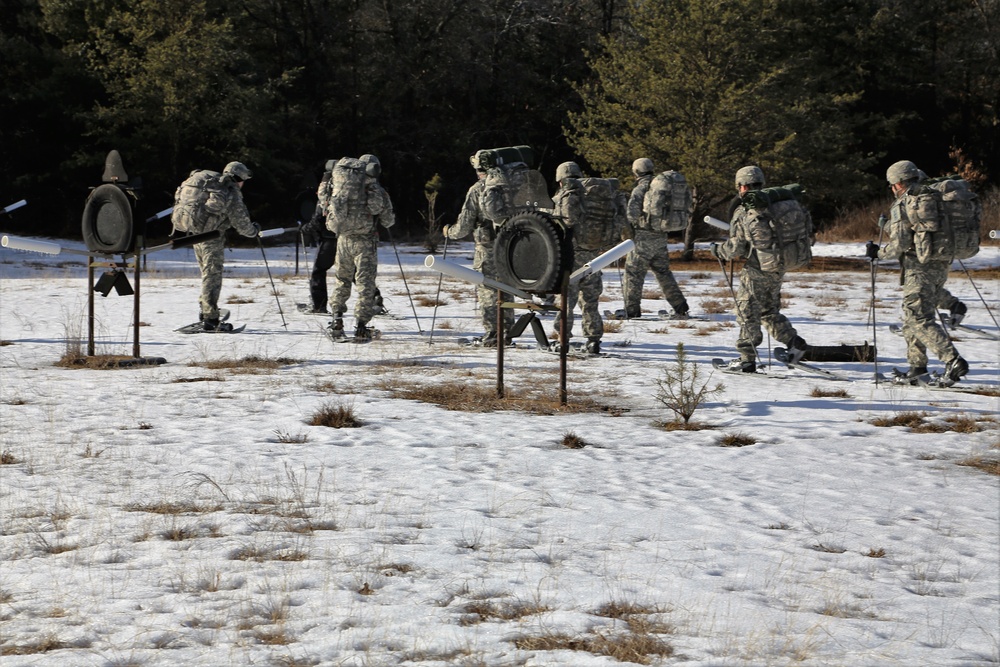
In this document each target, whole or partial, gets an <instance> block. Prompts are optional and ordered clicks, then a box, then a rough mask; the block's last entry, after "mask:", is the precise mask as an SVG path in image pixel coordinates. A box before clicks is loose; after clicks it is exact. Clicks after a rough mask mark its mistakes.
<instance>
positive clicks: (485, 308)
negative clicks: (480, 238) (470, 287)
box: [472, 242, 514, 333]
mask: <svg viewBox="0 0 1000 667" xmlns="http://www.w3.org/2000/svg"><path fill="white" fill-rule="evenodd" d="M472 268H473V269H474V270H476V271H479V272H480V273H481V274H483V275H484V276H486V277H487V278H492V279H493V280H497V279H498V278H497V269H496V264H495V263H494V261H493V244H492V242H491V243H490V244H489V245H487V244H485V243H477V244H476V250H475V254H474V255H473V259H472ZM500 294H501V296H500V298H501V299H503V300H504V301H510V300H511V296H510V295H509V294H507V293H505V292H501V293H500ZM476 296H477V297H478V298H479V313H480V315H481V316H482V318H483V329H484V330H485V331H486V333H490V332H492V331H496V329H497V308H498V306H499V303H500V302H499V301H498V300H497V290H495V289H493V288H492V287H487V286H485V285H477V286H476ZM512 324H514V311H512V310H511V309H509V308H506V309H503V328H504V331H506V330H508V329H510V327H511V325H512Z"/></svg>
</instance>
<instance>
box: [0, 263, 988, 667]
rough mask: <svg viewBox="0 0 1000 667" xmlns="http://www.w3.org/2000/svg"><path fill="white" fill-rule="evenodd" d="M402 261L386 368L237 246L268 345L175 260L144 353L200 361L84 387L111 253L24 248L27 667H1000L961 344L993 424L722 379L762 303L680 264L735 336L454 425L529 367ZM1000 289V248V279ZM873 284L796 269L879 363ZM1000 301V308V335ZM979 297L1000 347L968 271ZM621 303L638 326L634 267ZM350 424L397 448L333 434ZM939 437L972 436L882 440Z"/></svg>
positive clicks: (5, 599)
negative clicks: (740, 305)
mask: <svg viewBox="0 0 1000 667" xmlns="http://www.w3.org/2000/svg"><path fill="white" fill-rule="evenodd" d="M471 252H472V247H471V244H467V243H466V244H457V245H456V244H451V246H450V247H449V258H450V259H453V260H455V261H457V262H459V263H463V264H466V265H469V264H471V259H470V258H471ZM816 252H817V254H824V255H833V256H841V255H842V256H847V255H852V256H858V255H859V254H860V252H861V248H860V245H859V244H853V245H841V246H838V245H823V246H817V247H816ZM380 253H381V265H380V275H379V281H378V282H379V286H380V288H381V290H382V292H383V294H384V295H385V296H386V301H387V304H388V306H389V308H390V310H391V311H392V312H394V313H396V314H398V315H402V316H404V319H401V320H391V319H378V320H376V321H375V322H376V324H377V326H378V327H379V328H381V329H382V330H383V332H384V334H383V338H382V340H380V341H376V342H374V343H372V344H370V345H350V344H347V345H334V344H332V343H331V342H330V341H329V340H328V339H326V338H325V337H324V336H323V335H322V333H321V330H322V328H323V327H324V326H325V325H326V324H327V320H326V319H325V318H321V317H315V316H309V315H305V314H302V313H299V312H297V311H296V308H295V303H296V302H302V301H305V300H306V298H307V274H308V267H307V266H306V265H305V260H304V259H303V265H302V267H301V269H300V273H299V275H295V271H294V260H293V249H292V248H290V247H273V248H268V249H267V255H268V260H269V264H270V268H271V271H272V273H273V274H274V278H275V282H276V284H277V290H278V297H279V299H280V303H281V306H282V308H283V311H284V318H285V320H286V321H287V328H285V327H283V326H282V319H281V315H280V314H279V312H278V307H277V303H276V300H275V297H274V295H273V294H272V291H271V285H270V282H269V281H268V279H267V274H266V273H265V272H264V267H263V264H262V261H261V255H260V251H259V250H256V249H252V248H251V249H242V250H236V251H232V252H227V256H226V260H227V266H226V269H227V277H226V280H225V282H224V284H223V293H222V302H223V303H222V305H224V306H225V307H227V308H229V309H231V310H232V321H233V322H235V323H237V324H243V323H245V324H246V325H247V328H246V331H245V332H244V333H241V334H238V335H231V336H226V335H215V336H206V335H200V336H185V335H182V334H179V333H175V332H174V331H173V330H174V329H175V328H176V327H178V326H181V325H183V324H187V323H189V322H191V321H193V320H194V319H196V317H197V313H198V306H197V295H198V278H197V269H196V268H195V264H194V256H193V252H192V251H191V250H177V251H163V252H159V253H156V254H154V255H150V256H149V258H148V265H147V272H146V273H144V274H143V275H142V283H141V311H140V314H141V318H140V319H141V323H142V324H141V326H140V328H139V329H140V340H141V354H142V355H143V356H146V357H162V358H164V359H166V360H167V363H165V364H162V365H155V366H145V367H133V368H125V369H116V370H97V369H85V368H76V369H73V368H66V367H60V366H56V365H55V364H56V362H58V361H59V360H60V358H61V357H63V355H65V354H66V353H67V351H70V350H72V349H73V348H74V347H76V346H78V345H79V343H80V340H81V338H82V339H83V340H84V347H85V341H86V335H87V328H86V323H87V317H86V315H87V287H86V280H85V272H84V268H83V263H82V261H81V259H82V258H80V257H72V256H68V255H65V254H64V255H60V256H55V257H50V256H42V255H37V254H25V253H20V252H14V251H11V250H9V249H4V250H0V341H2V345H0V451H2V455H3V465H0V664H2V665H3V666H4V667H15V666H20V665H51V666H60V667H62V666H65V665H82V666H90V665H95V666H103V665H111V666H121V667H123V666H126V665H137V666H143V667H150V666H153V665H192V666H193V665H205V666H213V667H214V666H220V665H283V666H286V667H287V666H290V665H338V666H339V665H358V666H362V665H364V666H373V665H420V666H426V667H431V666H436V665H463V666H470V667H471V666H475V665H489V666H496V667H512V666H515V665H517V666H520V665H577V666H585V665H612V664H623V663H625V662H628V661H633V662H639V661H642V660H648V661H650V662H652V663H653V664H664V665H686V666H687V665H691V666H708V665H713V666H714V665H831V666H832V665H837V666H842V665H865V666H867V665H877V666H881V665H900V666H907V667H914V666H929V665H935V666H937V665H940V666H956V667H957V666H972V665H995V664H998V662H1000V648H998V646H1000V477H998V476H997V475H995V474H990V473H989V472H987V471H985V470H984V469H982V468H981V467H976V466H974V465H971V464H974V463H977V462H982V461H989V460H996V459H997V458H998V457H1000V422H998V421H997V420H998V419H1000V417H998V412H1000V410H998V408H1000V397H998V391H997V390H1000V373H998V368H1000V343H997V342H996V341H991V340H987V339H985V338H977V337H973V336H971V335H968V334H966V333H961V334H958V333H956V341H957V345H958V346H959V349H960V351H961V353H962V354H963V356H965V357H966V358H967V359H968V360H969V362H970V365H971V367H972V370H971V372H970V374H969V376H968V377H967V378H966V380H965V381H963V382H962V383H961V384H962V385H966V386H979V387H985V388H988V389H992V390H994V391H993V392H992V395H988V394H972V393H958V392H942V391H937V392H932V391H929V390H927V389H924V388H898V387H897V388H893V387H888V386H884V385H882V386H876V385H875V384H873V383H872V382H871V376H872V372H873V370H874V369H873V366H872V365H871V364H846V363H845V364H841V363H831V364H825V366H826V367H828V368H831V369H833V370H837V371H839V372H842V373H844V374H846V375H847V376H849V378H850V379H851V381H849V382H837V381H832V380H828V379H824V378H820V377H813V376H808V375H805V374H802V373H800V372H795V371H789V370H787V369H784V368H774V369H773V371H774V374H775V375H781V376H784V377H783V378H782V379H774V378H765V377H760V378H750V377H739V376H732V375H724V374H721V373H719V372H715V373H714V374H712V368H711V365H710V360H711V359H712V358H713V357H724V358H727V359H728V358H732V357H733V356H734V354H735V353H734V350H733V345H734V343H735V339H736V329H735V326H734V323H733V320H734V317H733V315H732V310H731V309H732V299H731V297H730V296H729V288H728V287H727V286H726V285H725V283H724V281H723V280H722V276H721V272H720V271H718V270H714V271H688V270H684V269H682V268H680V267H679V270H678V272H677V275H678V278H679V279H680V281H681V283H682V289H683V290H684V292H685V294H686V295H687V298H688V300H689V301H690V302H691V303H692V305H693V308H692V311H693V312H694V313H695V314H701V313H704V312H706V311H707V310H715V309H716V308H715V307H714V306H713V303H712V302H717V303H718V304H721V305H722V306H723V308H724V311H725V312H722V313H718V314H713V315H712V320H711V321H692V322H687V323H679V322H663V321H655V320H643V321H631V322H627V323H624V324H622V325H621V326H620V329H619V330H618V331H616V332H609V333H607V334H606V336H605V340H604V347H605V350H606V351H607V352H608V353H610V354H609V356H607V357H604V358H599V359H586V360H577V359H570V360H569V362H568V386H569V405H570V408H573V407H574V406H576V408H577V409H570V410H565V411H559V410H555V411H552V410H549V411H548V412H554V414H540V413H538V412H527V411H518V410H506V411H489V412H477V411H455V410H448V409H445V408H443V407H440V406H438V405H435V404H433V403H429V402H419V401H415V400H407V399H405V398H401V397H400V396H401V394H400V392H402V391H405V390H408V389H410V390H418V389H419V388H420V387H421V386H426V387H429V388H449V387H450V388H455V387H457V386H460V385H462V384H464V385H465V386H467V387H468V388H469V391H470V392H472V391H473V390H475V389H480V390H487V391H488V390H490V389H492V388H493V387H494V386H495V384H496V357H495V352H494V351H488V350H482V349H476V348H465V347H460V346H459V345H457V344H456V343H455V339H456V338H457V337H459V336H472V335H478V334H480V333H481V331H480V328H479V325H478V318H477V316H476V314H475V310H474V304H475V302H474V299H475V290H474V288H473V287H472V286H471V285H468V284H465V283H461V282H459V281H456V280H454V279H451V278H447V277H446V278H444V280H443V287H442V290H441V299H442V301H443V302H444V303H443V304H442V305H441V306H440V307H439V308H438V310H437V314H436V319H435V331H434V335H433V337H432V336H431V335H430V325H431V321H432V316H433V314H434V308H433V306H432V305H430V304H431V302H432V300H433V298H434V296H435V294H436V293H437V289H438V281H439V275H438V274H436V273H431V272H430V271H428V270H426V269H424V267H423V263H422V262H423V258H424V253H423V252H422V251H421V250H420V249H419V248H416V247H407V246H400V247H399V261H400V262H401V263H402V265H403V267H404V269H405V277H406V285H405V286H404V283H403V281H402V280H401V275H400V269H399V265H398V264H397V256H396V254H395V253H394V252H393V247H392V246H391V245H383V246H382V247H381V248H380ZM984 265H993V266H996V265H1000V249H998V248H997V247H995V246H994V247H990V248H985V249H984V250H983V252H982V253H981V254H980V256H978V257H976V258H975V259H974V260H971V261H968V262H966V266H968V267H970V268H973V267H978V266H984ZM897 277H898V276H897V274H896V272H895V271H893V270H891V269H890V268H888V267H883V268H881V269H880V271H879V274H878V283H877V295H878V304H879V305H878V308H877V309H876V321H877V322H878V325H879V328H878V331H877V341H878V348H879V365H880V370H884V371H886V370H888V369H889V368H890V367H892V366H899V367H904V366H905V357H904V346H903V340H902V339H901V338H898V337H896V336H893V335H892V334H890V333H889V332H888V330H887V328H886V326H885V325H887V324H889V323H890V322H897V321H898V320H899V312H898V311H899V287H898V284H897ZM870 280H871V276H870V274H869V273H868V272H867V271H862V272H858V273H841V272H835V273H794V274H790V275H789V276H788V279H787V282H786V288H785V291H784V295H785V300H786V302H787V306H786V308H785V312H786V314H787V315H789V317H790V318H791V319H792V321H793V323H794V325H795V326H796V327H797V328H798V330H799V332H800V334H801V335H803V336H804V337H805V338H806V339H807V340H808V341H810V342H811V343H813V344H825V345H833V344H838V343H861V342H864V341H866V340H867V341H871V340H872V338H873V331H872V328H871V326H870V325H869V324H868V315H869V306H870V303H871V292H870V289H871V283H870ZM647 282H648V288H649V293H650V295H651V297H650V298H649V299H647V300H646V301H644V303H643V305H644V308H646V309H647V310H649V311H650V312H654V313H655V312H656V310H658V309H660V308H665V307H666V304H665V303H664V302H663V301H662V300H660V299H659V298H657V297H658V294H659V293H658V290H657V289H656V288H655V287H654V282H653V279H652V276H648V277H647ZM998 282H1000V281H997V280H977V282H976V286H977V287H978V288H979V290H980V291H981V293H982V295H983V297H984V298H985V300H986V302H988V303H989V305H990V308H991V309H992V310H993V312H994V313H997V312H998V310H1000V285H998ZM948 286H949V288H950V289H951V290H952V291H953V292H954V293H955V294H957V295H959V296H960V297H961V298H962V299H963V300H964V301H965V302H966V303H967V304H968V306H969V315H968V317H967V319H966V322H967V323H968V324H969V325H972V326H977V327H982V328H985V329H988V330H990V331H994V332H995V331H996V330H997V328H996V326H995V324H994V323H993V321H992V320H991V319H990V316H989V314H988V313H987V311H986V310H985V308H984V307H983V303H982V301H981V300H980V298H979V296H978V295H977V294H976V291H975V290H974V289H973V286H972V284H971V283H970V281H969V279H968V278H967V277H966V276H965V275H964V274H963V273H962V272H961V271H956V272H954V273H953V274H952V277H951V279H950V280H949V284H948ZM407 287H408V289H409V292H410V294H411V295H412V297H413V304H414V305H413V306H412V307H411V301H410V299H409V298H408V296H407ZM605 295H606V297H608V301H606V303H605V307H606V308H608V309H610V310H614V309H615V308H620V307H622V305H623V304H622V301H621V289H620V278H619V274H618V272H617V271H616V270H611V271H607V272H606V273H605ZM352 305H353V301H352ZM132 306H133V301H132V298H131V297H129V298H125V297H119V296H117V295H115V293H114V292H112V294H111V296H109V297H107V298H102V297H100V296H97V297H96V306H95V308H96V317H95V322H96V325H95V338H96V343H97V352H98V353H100V354H125V355H128V354H131V353H132V342H133V331H132V326H131V325H132ZM414 309H415V311H416V314H417V316H418V317H419V323H418V321H417V320H415V319H414V316H413V310H414ZM351 326H352V322H351V321H349V322H348V327H349V328H350V327H351ZM545 326H546V329H547V330H551V326H552V323H551V318H547V319H546V321H545ZM577 331H579V321H578V324H577ZM680 342H683V343H684V346H685V350H686V352H687V355H688V357H689V359H690V361H691V362H693V363H694V364H695V365H696V367H697V368H698V370H699V372H700V373H701V374H702V376H701V377H702V378H703V382H710V384H711V385H714V384H715V383H717V382H720V381H721V382H723V383H724V385H725V389H724V391H722V392H721V393H719V394H717V395H713V396H711V397H710V398H708V400H707V403H706V404H705V405H703V406H702V407H700V408H699V409H698V410H697V412H696V413H695V415H694V417H693V421H697V422H699V423H701V424H702V425H704V426H706V427H711V428H703V429H701V430H668V429H666V428H664V426H663V422H667V421H670V420H671V419H672V418H673V415H672V413H671V411H670V410H668V409H667V408H666V407H665V406H664V405H663V404H662V403H661V402H660V401H659V400H657V392H658V384H657V381H658V380H661V381H662V380H664V378H665V373H666V372H667V371H668V370H669V369H671V368H673V367H674V366H675V362H676V346H677V344H678V343H680ZM765 345H766V340H765ZM761 353H762V355H763V356H765V357H766V356H767V352H766V350H765V348H764V346H762V348H761ZM251 357H255V358H256V359H257V362H256V363H253V362H252V361H248V360H249V359H250V358H251ZM262 361H263V362H272V364H271V365H272V366H273V368H265V367H263V366H265V365H266V364H263V363H261V362H262ZM235 362H243V366H245V367H244V368H234V366H238V365H239V364H237V363H235ZM558 363H559V360H558V358H557V357H554V356H552V355H549V354H545V353H542V352H539V351H537V350H535V349H534V346H533V344H532V340H531V338H530V336H524V337H523V338H521V339H520V340H519V345H518V347H517V348H515V349H510V350H507V351H506V354H505V365H504V379H505V387H506V389H507V390H508V392H509V393H510V394H512V395H514V396H518V395H525V394H530V393H531V392H541V393H542V394H543V395H544V398H543V399H538V400H539V402H542V401H543V400H544V401H547V402H548V403H552V402H554V401H555V400H556V398H557V395H558V394H557V392H558V385H559V375H558ZM932 367H934V368H937V369H938V370H940V368H941V364H940V363H939V362H937V361H936V360H932ZM710 374H711V375H710ZM709 378H710V379H709ZM470 400H471V399H470ZM587 402H596V403H598V404H600V405H603V406H606V407H607V408H608V409H606V410H584V409H583V407H585V406H584V404H585V403H587ZM336 409H340V410H341V411H342V412H347V413H353V415H354V416H355V417H356V418H357V419H358V420H360V422H361V425H360V426H359V427H357V428H331V427H326V426H311V425H309V423H308V422H309V421H310V420H311V419H312V418H313V417H314V416H315V415H317V413H319V412H322V411H324V410H326V411H331V410H334V411H335V410H336ZM906 415H909V416H911V417H915V418H916V421H921V418H922V420H923V422H924V423H925V425H927V424H929V425H931V426H938V427H940V428H939V429H937V430H938V431H939V432H934V430H935V429H933V428H926V427H925V428H924V429H919V428H918V429H914V428H912V427H910V426H878V425H875V424H874V423H873V422H875V421H876V420H879V419H882V420H891V419H892V418H894V417H899V416H906ZM920 431H930V432H920ZM738 435H740V436H744V437H745V438H746V440H745V441H744V442H745V446H723V445H724V444H727V443H728V444H739V443H734V442H731V441H732V440H734V439H735V438H734V436H738ZM568 436H576V437H578V438H580V439H582V440H583V441H584V443H585V446H583V447H581V448H570V447H567V446H565V443H566V442H567V441H568V440H570V439H572V438H569V437H568ZM727 438H728V440H727ZM629 651H631V653H630V652H629Z"/></svg>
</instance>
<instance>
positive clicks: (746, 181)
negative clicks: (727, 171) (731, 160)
mask: <svg viewBox="0 0 1000 667" xmlns="http://www.w3.org/2000/svg"><path fill="white" fill-rule="evenodd" d="M766 182H767V180H766V179H765V178H764V170H763V169H761V168H760V167H757V166H754V165H751V166H749V167H743V168H742V169H740V170H739V171H737V172H736V187H740V186H741V185H756V186H758V187H763V186H764V184H765V183H766Z"/></svg>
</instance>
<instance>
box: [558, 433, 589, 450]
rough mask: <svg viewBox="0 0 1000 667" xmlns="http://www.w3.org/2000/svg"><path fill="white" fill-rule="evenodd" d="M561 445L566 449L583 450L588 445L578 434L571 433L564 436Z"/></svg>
mask: <svg viewBox="0 0 1000 667" xmlns="http://www.w3.org/2000/svg"><path fill="white" fill-rule="evenodd" d="M561 444H562V446H563V447H565V448H566V449H583V448H584V447H586V446H587V444H588V443H587V441H586V440H584V439H583V438H581V437H580V436H578V435H577V434H576V433H573V432H572V431H569V432H567V433H566V434H565V435H564V436H563V439H562V443H561Z"/></svg>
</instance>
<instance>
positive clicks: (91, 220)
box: [83, 183, 136, 253]
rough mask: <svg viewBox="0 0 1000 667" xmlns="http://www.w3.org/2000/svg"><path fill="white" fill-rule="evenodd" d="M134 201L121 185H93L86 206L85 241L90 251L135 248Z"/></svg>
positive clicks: (107, 251)
mask: <svg viewBox="0 0 1000 667" xmlns="http://www.w3.org/2000/svg"><path fill="white" fill-rule="evenodd" d="M135 234H136V229H135V225H134V224H133V219H132V204H131V203H130V202H129V199H128V195H126V194H125V192H124V191H123V190H122V188H121V187H119V186H118V185H114V184H112V183H105V184H104V185H99V186H97V187H96V188H94V191H93V192H91V193H90V196H89V197H87V203H86V205H85V206H84V208H83V241H84V243H86V245H87V249H88V250H90V251H91V252H102V253H120V252H129V251H131V250H133V249H134V248H135Z"/></svg>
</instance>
